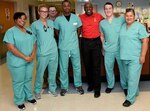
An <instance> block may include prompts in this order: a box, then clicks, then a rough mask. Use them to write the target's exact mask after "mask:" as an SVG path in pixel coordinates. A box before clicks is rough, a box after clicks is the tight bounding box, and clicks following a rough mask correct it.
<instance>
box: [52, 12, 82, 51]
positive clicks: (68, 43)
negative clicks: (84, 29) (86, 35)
mask: <svg viewBox="0 0 150 111" xmlns="http://www.w3.org/2000/svg"><path fill="white" fill-rule="evenodd" d="M81 25H82V23H81V20H80V18H79V17H78V16H76V15H75V14H71V16H70V20H69V21H68V20H67V19H66V18H65V16H64V15H62V16H59V17H57V18H56V19H55V21H54V26H55V29H57V30H59V43H58V47H59V49H61V50H72V49H75V48H77V47H78V46H79V43H78V34H77V28H79V27H80V26H81Z"/></svg>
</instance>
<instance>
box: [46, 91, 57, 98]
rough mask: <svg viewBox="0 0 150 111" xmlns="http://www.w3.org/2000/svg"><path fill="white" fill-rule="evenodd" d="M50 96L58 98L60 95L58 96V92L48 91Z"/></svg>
mask: <svg viewBox="0 0 150 111" xmlns="http://www.w3.org/2000/svg"><path fill="white" fill-rule="evenodd" d="M48 94H51V95H53V96H54V97H57V96H58V94H57V92H55V91H54V92H51V91H48Z"/></svg>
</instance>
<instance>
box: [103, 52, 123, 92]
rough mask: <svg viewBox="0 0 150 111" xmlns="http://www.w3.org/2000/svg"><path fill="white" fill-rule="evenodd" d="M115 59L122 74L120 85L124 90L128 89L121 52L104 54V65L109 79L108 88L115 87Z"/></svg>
mask: <svg viewBox="0 0 150 111" xmlns="http://www.w3.org/2000/svg"><path fill="white" fill-rule="evenodd" d="M115 59H116V61H117V63H118V68H119V72H120V83H121V86H122V88H123V89H126V87H125V85H126V84H125V73H124V67H123V64H122V61H121V60H120V53H119V51H116V52H107V51H105V52H104V63H105V69H106V79H107V84H108V85H107V87H108V88H113V87H114V85H115V74H114V63H115Z"/></svg>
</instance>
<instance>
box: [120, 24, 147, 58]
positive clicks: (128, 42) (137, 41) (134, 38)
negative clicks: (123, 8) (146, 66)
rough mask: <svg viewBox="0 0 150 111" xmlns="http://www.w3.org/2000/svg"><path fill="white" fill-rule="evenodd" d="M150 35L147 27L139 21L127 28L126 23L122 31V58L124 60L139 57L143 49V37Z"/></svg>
mask: <svg viewBox="0 0 150 111" xmlns="http://www.w3.org/2000/svg"><path fill="white" fill-rule="evenodd" d="M146 37H149V35H148V33H147V31H146V28H145V26H144V25H143V24H141V23H139V22H134V23H132V25H131V26H130V27H129V28H128V29H127V24H126V23H124V24H123V26H122V28H121V31H120V58H121V59H122V60H135V59H139V58H140V55H141V50H142V42H141V39H143V38H146Z"/></svg>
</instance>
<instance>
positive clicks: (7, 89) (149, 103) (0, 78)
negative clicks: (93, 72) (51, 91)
mask: <svg viewBox="0 0 150 111" xmlns="http://www.w3.org/2000/svg"><path fill="white" fill-rule="evenodd" d="M34 77H35V70H34V74H33V78H34ZM33 81H34V79H33ZM147 84H150V83H149V82H141V84H140V88H141V89H142V87H145V88H144V89H142V90H141V92H140V95H139V96H138V97H137V100H136V102H135V104H134V105H132V106H131V107H129V108H125V107H123V106H122V103H123V102H124V99H125V97H124V94H123V93H122V92H121V89H120V87H119V85H116V88H115V89H114V91H113V92H112V93H111V94H106V93H104V88H105V83H103V84H102V94H101V97H100V98H97V99H95V98H94V97H93V94H92V93H85V94H84V95H79V94H76V93H69V94H67V95H66V96H65V97H61V96H60V95H59V96H58V97H52V96H50V95H48V94H43V95H42V99H41V100H38V103H37V104H36V105H32V104H29V103H25V105H26V110H25V111H150V90H149V89H150V85H147ZM146 87H147V88H146ZM84 89H86V85H84ZM146 89H148V90H146ZM0 111H18V109H17V107H16V106H15V105H14V103H13V90H12V84H11V76H10V74H9V71H8V69H7V66H6V64H2V65H0Z"/></svg>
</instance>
